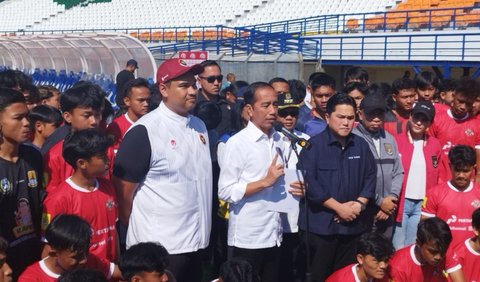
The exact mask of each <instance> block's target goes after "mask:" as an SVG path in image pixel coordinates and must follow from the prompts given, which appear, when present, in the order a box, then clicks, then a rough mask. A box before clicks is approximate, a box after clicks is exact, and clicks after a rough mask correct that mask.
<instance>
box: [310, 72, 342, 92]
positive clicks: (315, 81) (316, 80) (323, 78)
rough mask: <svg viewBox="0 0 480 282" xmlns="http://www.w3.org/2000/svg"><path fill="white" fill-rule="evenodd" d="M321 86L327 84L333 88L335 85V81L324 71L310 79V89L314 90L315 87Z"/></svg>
mask: <svg viewBox="0 0 480 282" xmlns="http://www.w3.org/2000/svg"><path fill="white" fill-rule="evenodd" d="M322 86H329V87H331V88H332V89H335V87H336V86H337V82H336V81H335V78H333V77H332V76H330V75H328V74H326V73H324V72H320V73H317V74H316V75H315V76H314V77H313V78H312V80H311V81H310V87H311V88H312V91H315V90H316V89H317V88H319V87H322Z"/></svg>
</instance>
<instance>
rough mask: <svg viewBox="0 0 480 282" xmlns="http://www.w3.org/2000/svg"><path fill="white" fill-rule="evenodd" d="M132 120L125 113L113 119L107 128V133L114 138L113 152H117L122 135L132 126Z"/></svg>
mask: <svg viewBox="0 0 480 282" xmlns="http://www.w3.org/2000/svg"><path fill="white" fill-rule="evenodd" d="M132 124H133V121H132V120H131V119H130V118H129V117H128V115H127V114H124V115H121V116H119V117H117V118H116V119H114V120H113V121H112V123H110V125H109V126H108V128H107V135H109V136H110V137H112V138H113V140H115V143H114V144H113V150H114V151H115V154H116V153H117V150H118V148H119V147H120V143H121V142H122V140H123V136H124V135H125V133H126V132H127V130H128V129H129V128H130V126H132Z"/></svg>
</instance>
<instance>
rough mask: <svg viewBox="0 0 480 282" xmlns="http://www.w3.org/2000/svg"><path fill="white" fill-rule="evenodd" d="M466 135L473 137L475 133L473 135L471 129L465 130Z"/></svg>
mask: <svg viewBox="0 0 480 282" xmlns="http://www.w3.org/2000/svg"><path fill="white" fill-rule="evenodd" d="M465 134H466V135H467V136H473V134H474V133H473V130H471V129H470V128H469V129H467V130H465Z"/></svg>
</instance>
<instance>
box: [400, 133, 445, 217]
mask: <svg viewBox="0 0 480 282" xmlns="http://www.w3.org/2000/svg"><path fill="white" fill-rule="evenodd" d="M395 141H397V146H398V152H399V154H400V159H401V160H402V166H403V170H404V172H405V175H404V176H403V182H402V192H401V194H400V202H399V205H398V212H397V218H396V221H397V222H402V218H403V207H404V205H405V191H406V189H407V181H408V175H409V173H410V170H411V169H415V164H414V166H413V167H411V164H412V156H413V150H414V147H413V140H412V139H411V137H410V134H409V133H408V131H407V132H404V133H402V134H397V135H395ZM423 155H424V157H425V165H426V168H427V175H426V180H427V182H426V187H425V191H426V193H427V194H428V191H429V190H430V189H431V188H433V187H435V186H437V184H438V170H439V168H438V164H439V162H440V159H441V157H442V149H441V147H440V143H439V142H438V140H437V139H436V138H434V137H432V136H429V135H426V136H425V141H424V142H423Z"/></svg>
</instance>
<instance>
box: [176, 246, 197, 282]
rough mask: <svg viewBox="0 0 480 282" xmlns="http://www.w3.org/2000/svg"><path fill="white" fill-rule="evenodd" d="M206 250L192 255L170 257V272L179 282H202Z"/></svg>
mask: <svg viewBox="0 0 480 282" xmlns="http://www.w3.org/2000/svg"><path fill="white" fill-rule="evenodd" d="M204 255H205V254H204V250H199V251H196V252H192V253H183V254H176V255H169V256H168V259H169V261H170V264H169V265H168V270H170V271H171V272H172V274H173V276H174V277H175V279H176V280H177V282H192V281H201V280H202V257H204Z"/></svg>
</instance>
